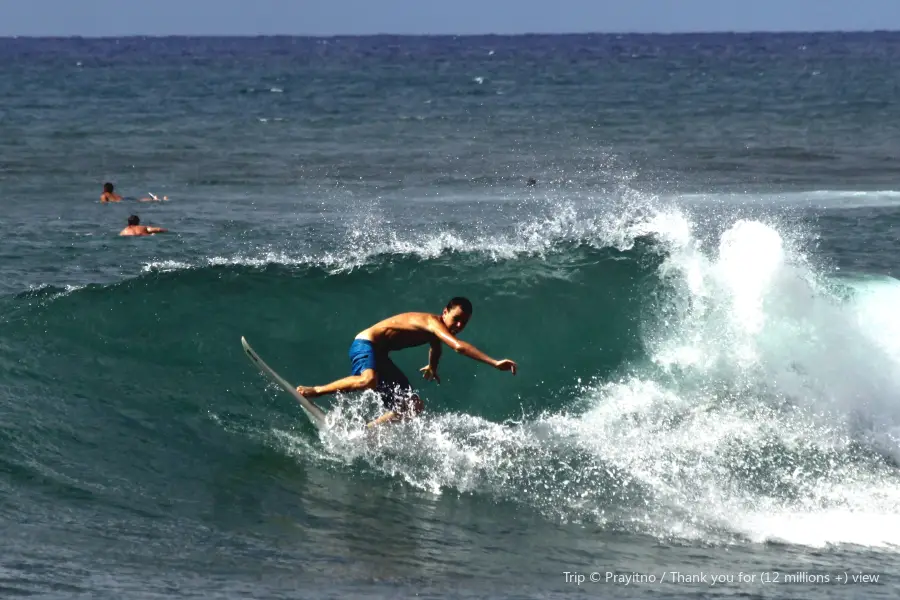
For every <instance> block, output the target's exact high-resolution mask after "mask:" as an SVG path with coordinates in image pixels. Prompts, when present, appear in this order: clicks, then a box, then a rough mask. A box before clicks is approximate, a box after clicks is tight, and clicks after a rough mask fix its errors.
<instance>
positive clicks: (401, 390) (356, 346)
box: [349, 340, 414, 410]
mask: <svg viewBox="0 0 900 600" xmlns="http://www.w3.org/2000/svg"><path fill="white" fill-rule="evenodd" d="M349 354H350V374H351V375H361V374H362V372H363V371H365V370H366V369H374V370H375V376H376V377H377V378H378V385H377V386H376V387H375V391H376V392H378V394H379V395H380V396H381V400H382V402H384V406H385V408H387V409H388V410H402V409H403V405H404V404H405V402H406V401H407V400H408V399H409V398H411V397H412V396H413V395H414V393H413V390H412V386H411V385H410V383H409V379H407V378H406V375H404V374H403V371H401V370H400V369H399V367H397V365H395V364H394V361H392V360H391V359H390V358H389V357H388V354H387V352H378V351H376V350H375V345H374V344H373V343H372V342H370V341H369V340H353V343H352V344H350V352H349Z"/></svg>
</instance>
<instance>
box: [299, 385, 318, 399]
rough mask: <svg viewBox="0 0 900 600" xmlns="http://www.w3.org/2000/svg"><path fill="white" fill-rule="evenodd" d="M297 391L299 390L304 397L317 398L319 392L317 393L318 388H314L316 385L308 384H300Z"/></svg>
mask: <svg viewBox="0 0 900 600" xmlns="http://www.w3.org/2000/svg"><path fill="white" fill-rule="evenodd" d="M297 391H298V392H299V393H300V395H301V396H303V397H304V398H315V397H316V396H318V394H317V393H316V388H314V387H307V386H305V385H298V386H297Z"/></svg>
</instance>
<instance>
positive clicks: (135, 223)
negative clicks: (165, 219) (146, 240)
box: [119, 215, 168, 235]
mask: <svg viewBox="0 0 900 600" xmlns="http://www.w3.org/2000/svg"><path fill="white" fill-rule="evenodd" d="M167 231H168V229H163V228H162V227H148V226H147V225H141V220H140V219H139V218H138V216H137V215H131V216H130V217H128V227H126V228H125V229H123V230H122V231H120V232H119V235H153V234H154V233H166V232H167Z"/></svg>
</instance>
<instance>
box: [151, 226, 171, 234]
mask: <svg viewBox="0 0 900 600" xmlns="http://www.w3.org/2000/svg"><path fill="white" fill-rule="evenodd" d="M168 231H169V230H168V229H163V228H162V227H148V228H147V233H167V232H168Z"/></svg>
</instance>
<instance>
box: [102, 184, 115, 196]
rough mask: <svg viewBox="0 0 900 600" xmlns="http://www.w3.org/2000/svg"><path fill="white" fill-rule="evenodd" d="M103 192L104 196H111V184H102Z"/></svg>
mask: <svg viewBox="0 0 900 600" xmlns="http://www.w3.org/2000/svg"><path fill="white" fill-rule="evenodd" d="M103 192H104V193H106V194H112V193H113V184H111V183H110V182H108V181H107V182H106V183H104V184H103Z"/></svg>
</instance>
